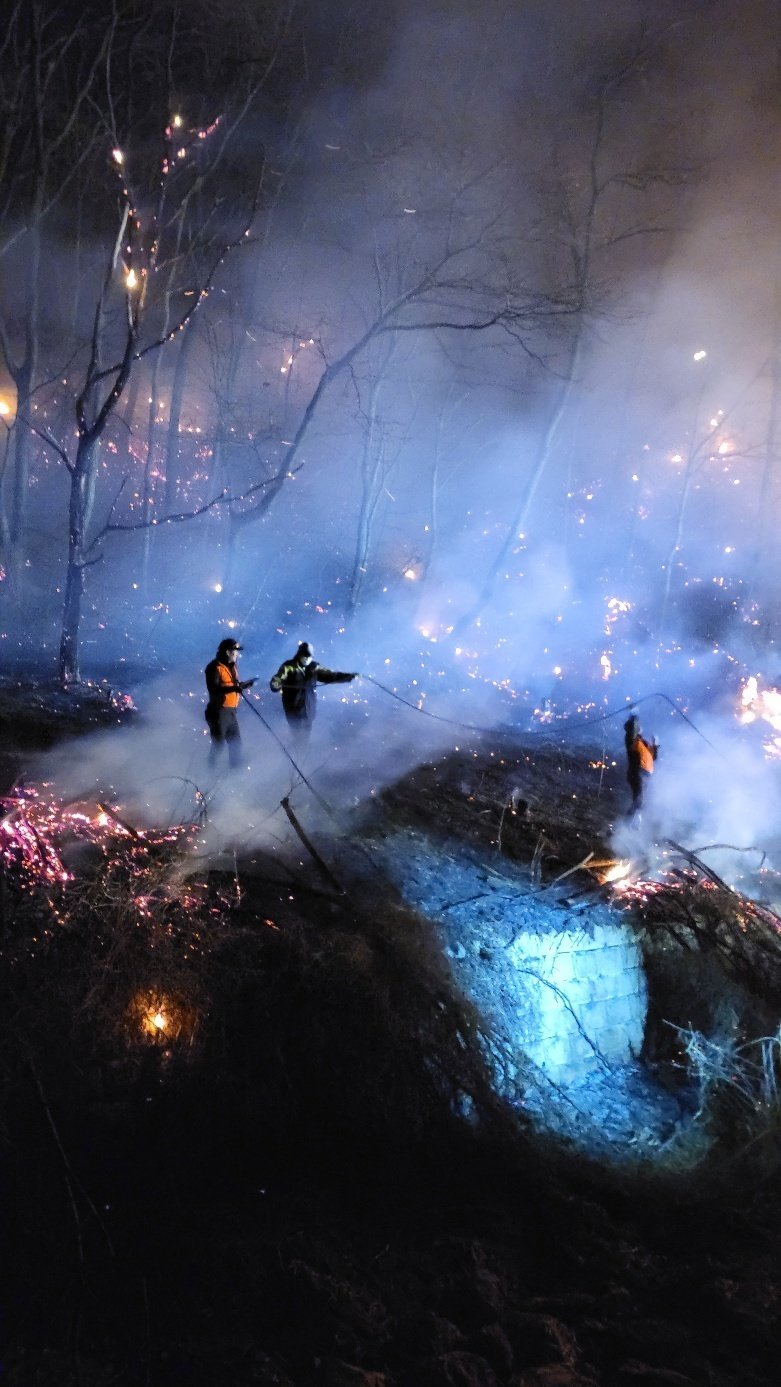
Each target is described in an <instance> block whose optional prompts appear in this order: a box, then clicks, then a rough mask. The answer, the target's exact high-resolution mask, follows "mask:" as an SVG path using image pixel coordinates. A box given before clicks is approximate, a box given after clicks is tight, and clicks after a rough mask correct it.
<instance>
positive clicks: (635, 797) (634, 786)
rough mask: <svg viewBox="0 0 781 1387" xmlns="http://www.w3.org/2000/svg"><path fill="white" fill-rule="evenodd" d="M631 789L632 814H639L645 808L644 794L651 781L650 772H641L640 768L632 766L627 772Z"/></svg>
mask: <svg viewBox="0 0 781 1387" xmlns="http://www.w3.org/2000/svg"><path fill="white" fill-rule="evenodd" d="M626 778H627V780H628V781H629V788H630V790H631V791H632V808H631V809H630V811H629V812H630V814H639V812H640V810H641V809H642V807H643V792H644V790H645V788H646V786H647V784H648V781H649V780H650V779H651V777H650V774H649V772H648V771H641V769H640V767H639V766H637V767H636V768H635V767H634V766H631V767H630V768H629V770H628V772H627V777H626Z"/></svg>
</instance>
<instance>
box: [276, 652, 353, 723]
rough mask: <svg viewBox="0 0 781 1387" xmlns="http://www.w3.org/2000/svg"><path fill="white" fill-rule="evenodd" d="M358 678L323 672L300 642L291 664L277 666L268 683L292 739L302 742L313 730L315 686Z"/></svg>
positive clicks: (336, 672) (324, 670)
mask: <svg viewBox="0 0 781 1387" xmlns="http://www.w3.org/2000/svg"><path fill="white" fill-rule="evenodd" d="M357 678H358V676H357V674H342V673H341V672H340V671H339V670H336V669H325V667H324V666H323V665H319V664H318V663H317V661H316V660H315V659H314V657H313V654H312V647H311V645H310V644H309V642H308V641H302V642H301V644H300V645H299V647H298V650H297V651H296V653H295V655H294V656H293V658H292V660H286V661H285V663H284V664H281V665H280V666H279V669H278V670H277V672H276V674H275V675H274V676H273V678H272V679H271V681H270V686H271V689H272V690H273V692H274V693H281V694H282V708H283V710H284V714H285V717H286V718H287V723H288V727H289V728H290V731H291V732H292V733H293V735H294V736H295V737H297V738H299V739H305V738H307V737H308V736H309V733H310V732H311V730H312V723H313V722H314V717H315V713H316V711H317V685H318V684H349V683H350V681H351V680H353V679H357Z"/></svg>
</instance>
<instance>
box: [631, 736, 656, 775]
mask: <svg viewBox="0 0 781 1387" xmlns="http://www.w3.org/2000/svg"><path fill="white" fill-rule="evenodd" d="M635 751H636V753H637V757H638V760H639V762H640V769H641V771H647V772H648V774H649V775H650V774H651V773H652V771H653V768H654V754H653V751H652V749H651V747H650V746H649V745H648V743H647V742H646V741H645V740H644V739H643V738H642V737H636V738H635Z"/></svg>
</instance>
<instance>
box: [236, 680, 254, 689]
mask: <svg viewBox="0 0 781 1387" xmlns="http://www.w3.org/2000/svg"><path fill="white" fill-rule="evenodd" d="M254 683H255V680H254V679H242V681H241V683H240V685H239V688H241V689H251V688H252V685H253V684H254Z"/></svg>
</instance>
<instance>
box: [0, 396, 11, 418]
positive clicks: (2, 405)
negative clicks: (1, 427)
mask: <svg viewBox="0 0 781 1387" xmlns="http://www.w3.org/2000/svg"><path fill="white" fill-rule="evenodd" d="M10 413H11V406H10V405H9V403H8V401H7V400H0V414H2V415H3V416H5V415H7V414H10Z"/></svg>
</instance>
